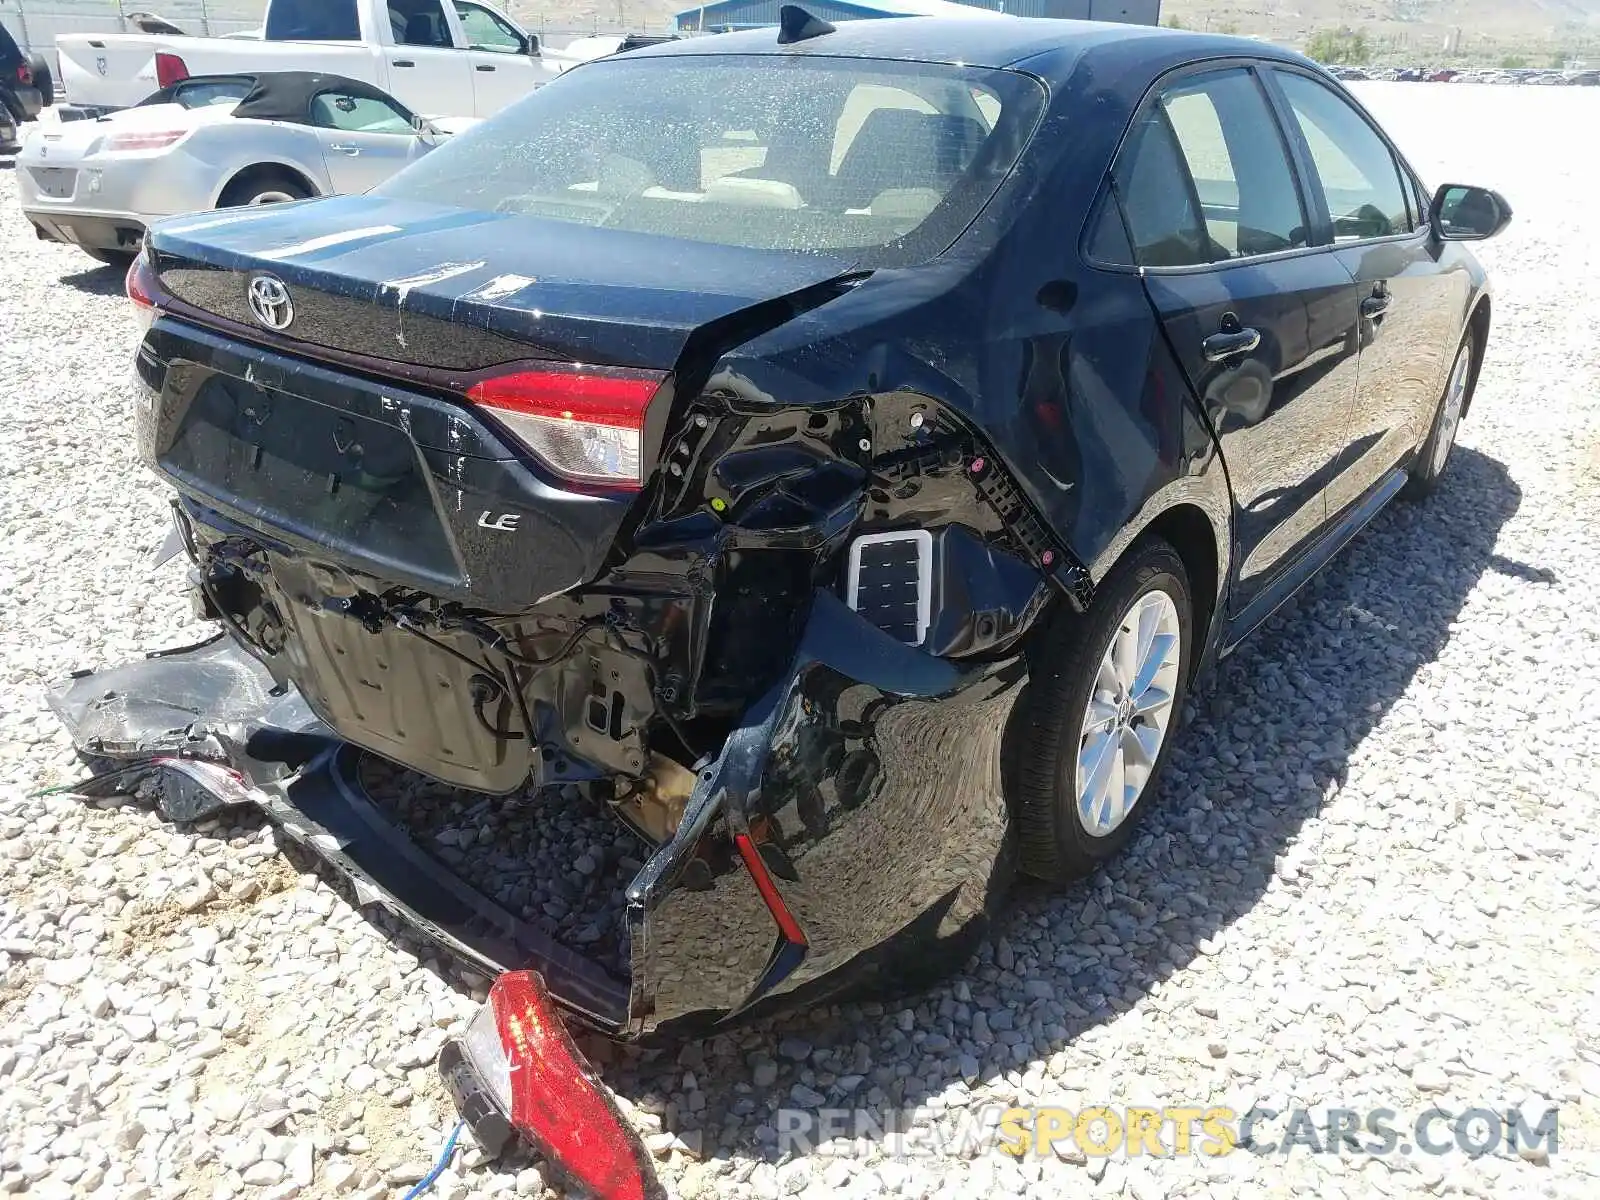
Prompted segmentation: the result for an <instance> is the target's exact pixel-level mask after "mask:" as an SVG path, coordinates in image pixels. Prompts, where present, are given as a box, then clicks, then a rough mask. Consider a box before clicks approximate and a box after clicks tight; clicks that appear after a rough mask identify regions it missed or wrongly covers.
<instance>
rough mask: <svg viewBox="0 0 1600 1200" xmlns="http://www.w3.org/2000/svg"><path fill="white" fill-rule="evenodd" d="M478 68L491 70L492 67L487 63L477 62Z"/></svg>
mask: <svg viewBox="0 0 1600 1200" xmlns="http://www.w3.org/2000/svg"><path fill="white" fill-rule="evenodd" d="M478 70H480V71H493V70H494V68H493V67H492V66H490V65H489V64H488V63H479V64H478Z"/></svg>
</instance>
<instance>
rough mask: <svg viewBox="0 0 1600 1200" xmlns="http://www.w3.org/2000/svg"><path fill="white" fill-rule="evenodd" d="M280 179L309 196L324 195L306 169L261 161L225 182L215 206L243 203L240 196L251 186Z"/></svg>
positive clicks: (243, 169) (239, 171)
mask: <svg viewBox="0 0 1600 1200" xmlns="http://www.w3.org/2000/svg"><path fill="white" fill-rule="evenodd" d="M272 179H280V180H283V181H284V182H286V183H292V184H294V185H295V186H296V187H298V188H299V189H300V190H301V191H303V192H304V193H305V194H306V196H307V197H311V196H320V195H322V189H321V188H320V187H318V186H317V184H316V182H315V181H314V180H313V179H311V178H310V177H309V176H308V175H307V174H306V173H305V172H304V171H302V170H300V169H299V168H297V167H291V166H289V165H288V164H287V163H278V162H261V163H252V164H251V165H249V166H247V167H243V168H241V169H240V170H238V171H235V172H234V173H233V175H232V176H231V177H230V178H229V179H228V182H227V183H225V184H223V186H222V190H221V191H219V192H218V193H217V199H216V203H215V204H213V205H212V207H213V208H230V207H232V206H233V205H235V204H240V203H243V201H242V200H241V199H239V197H241V196H243V194H244V193H245V192H246V191H247V190H249V189H250V188H253V187H256V186H259V185H260V184H261V183H262V182H265V181H268V180H272Z"/></svg>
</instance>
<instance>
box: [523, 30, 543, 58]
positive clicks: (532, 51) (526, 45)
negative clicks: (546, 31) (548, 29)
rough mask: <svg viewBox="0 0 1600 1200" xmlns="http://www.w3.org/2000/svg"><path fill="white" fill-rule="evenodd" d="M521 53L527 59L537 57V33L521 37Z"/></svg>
mask: <svg viewBox="0 0 1600 1200" xmlns="http://www.w3.org/2000/svg"><path fill="white" fill-rule="evenodd" d="M522 52H523V53H524V54H526V55H527V56H528V57H529V58H538V57H539V35H538V34H537V33H529V34H524V35H523V47H522Z"/></svg>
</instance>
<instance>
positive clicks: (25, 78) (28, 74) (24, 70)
mask: <svg viewBox="0 0 1600 1200" xmlns="http://www.w3.org/2000/svg"><path fill="white" fill-rule="evenodd" d="M17 82H18V83H19V84H21V85H22V86H23V87H32V86H33V68H32V67H31V66H29V65H28V64H27V63H25V62H19V63H18V64H17Z"/></svg>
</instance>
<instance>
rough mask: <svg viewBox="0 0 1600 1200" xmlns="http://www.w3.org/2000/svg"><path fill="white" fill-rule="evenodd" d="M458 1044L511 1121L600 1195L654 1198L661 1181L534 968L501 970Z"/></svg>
mask: <svg viewBox="0 0 1600 1200" xmlns="http://www.w3.org/2000/svg"><path fill="white" fill-rule="evenodd" d="M461 1049H462V1051H463V1052H464V1053H465V1054H466V1057H467V1060H468V1061H469V1062H470V1063H471V1064H472V1067H473V1070H474V1072H475V1074H476V1075H477V1077H478V1078H479V1079H480V1080H481V1081H482V1082H483V1084H484V1086H485V1087H487V1088H488V1090H489V1092H490V1093H491V1095H493V1097H494V1102H495V1104H496V1105H497V1106H498V1107H499V1108H500V1110H501V1111H502V1112H503V1113H505V1114H506V1116H507V1117H508V1118H509V1119H510V1121H511V1125H512V1127H513V1128H515V1129H516V1131H517V1132H518V1133H520V1134H521V1135H522V1136H523V1137H524V1138H526V1139H527V1140H528V1141H529V1142H531V1143H532V1144H533V1145H534V1146H535V1147H536V1148H537V1149H538V1150H540V1151H541V1152H542V1153H543V1154H544V1155H545V1157H546V1158H547V1159H549V1161H550V1163H551V1165H552V1166H554V1167H555V1168H556V1169H557V1170H558V1171H559V1172H561V1173H562V1174H564V1175H566V1176H567V1177H568V1179H569V1181H570V1182H571V1183H573V1184H576V1185H577V1186H576V1188H574V1189H573V1190H575V1191H580V1192H581V1193H582V1194H585V1195H589V1196H594V1197H597V1198H599V1200H650V1198H652V1197H657V1196H660V1195H661V1194H662V1193H661V1185H660V1183H659V1182H658V1181H657V1180H656V1178H655V1175H654V1173H653V1172H652V1171H651V1170H650V1168H649V1166H648V1156H647V1154H646V1152H645V1149H644V1146H643V1144H642V1143H641V1142H640V1141H639V1138H638V1135H637V1134H635V1133H634V1132H633V1130H632V1129H631V1128H630V1127H629V1126H627V1125H626V1124H624V1123H623V1120H622V1116H621V1114H620V1113H618V1112H617V1109H616V1106H615V1104H614V1103H613V1102H612V1101H611V1099H610V1097H609V1096H607V1095H606V1093H605V1091H604V1089H603V1088H602V1086H601V1084H600V1081H599V1080H598V1079H597V1078H596V1076H595V1074H594V1070H593V1069H592V1068H591V1067H590V1066H589V1064H588V1063H587V1062H586V1061H585V1060H584V1057H583V1055H582V1054H581V1053H580V1052H579V1050H578V1047H577V1046H576V1045H575V1044H574V1043H573V1041H572V1035H571V1034H569V1033H568V1032H567V1028H566V1026H565V1025H564V1024H563V1023H562V1021H561V1018H560V1016H558V1015H557V1013H556V1011H555V1006H554V1005H553V1004H552V1003H551V1002H550V994H549V992H547V991H546V990H545V986H544V982H543V980H541V979H540V978H539V976H538V975H536V974H534V973H533V972H532V971H513V972H510V973H508V974H505V975H502V976H500V978H499V979H497V980H495V982H494V986H493V987H491V988H490V989H489V1002H488V1003H487V1004H485V1005H484V1006H483V1008H482V1009H481V1010H480V1011H479V1012H478V1015H477V1016H476V1017H474V1018H473V1020H472V1023H471V1025H469V1026H468V1027H467V1034H466V1037H465V1038H464V1039H462V1042H461Z"/></svg>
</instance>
